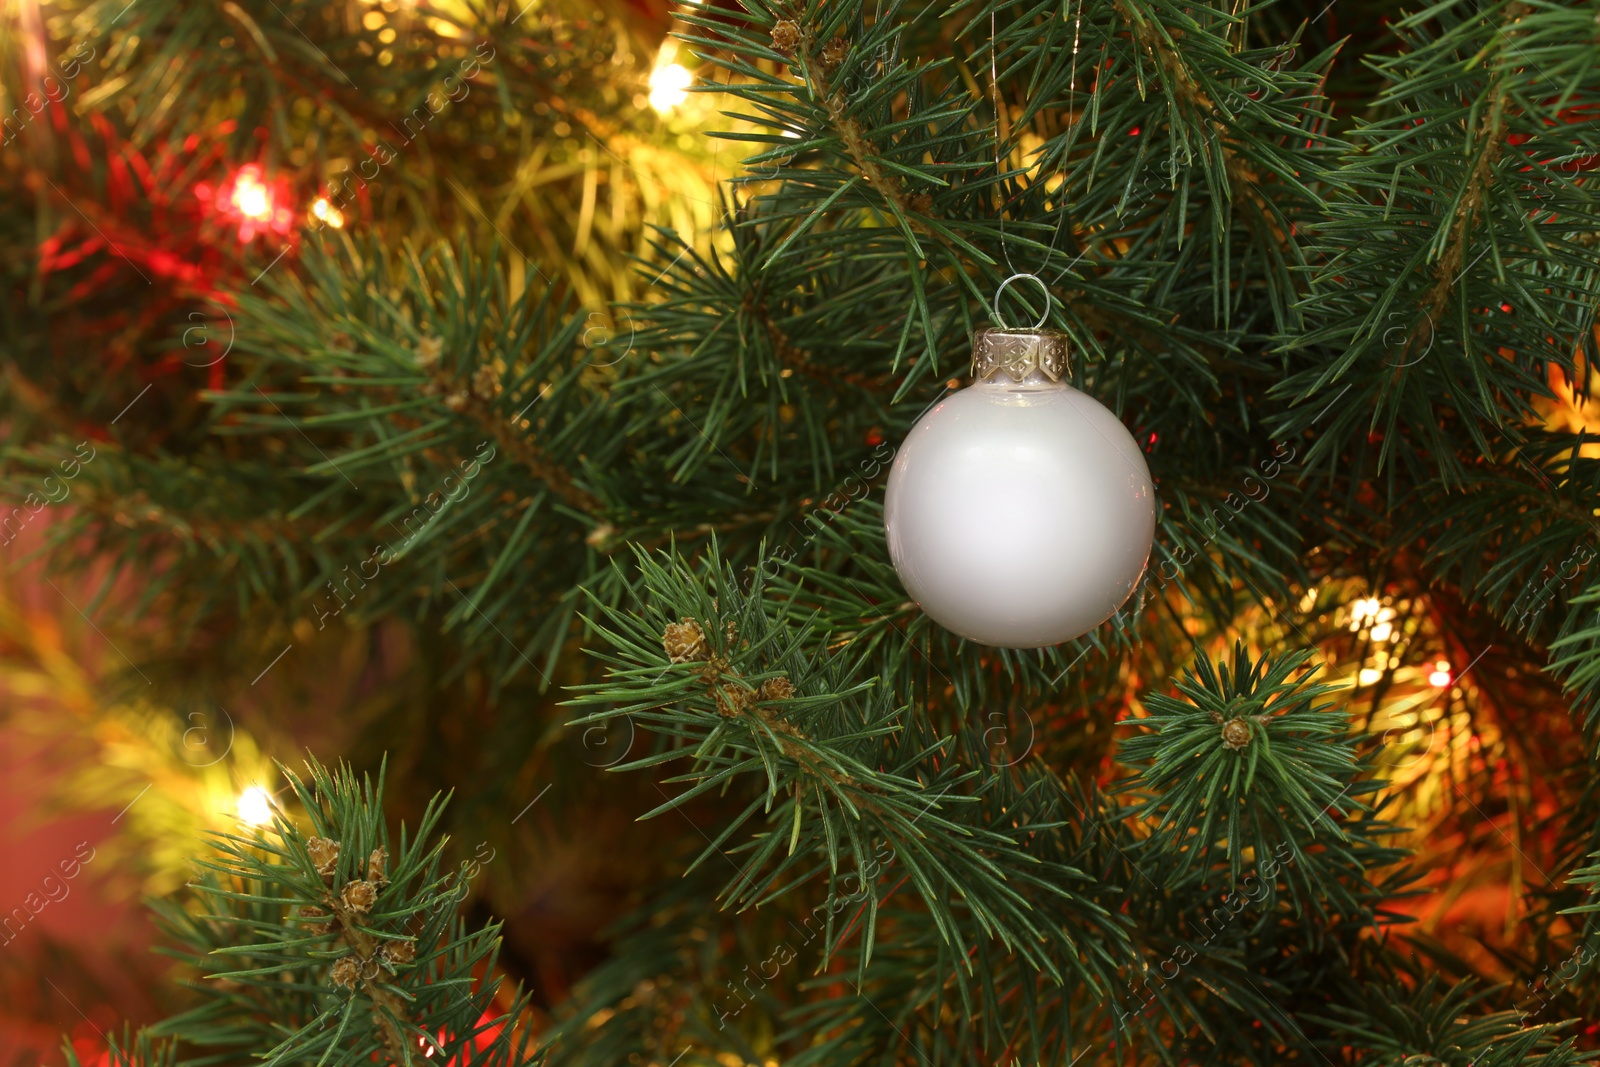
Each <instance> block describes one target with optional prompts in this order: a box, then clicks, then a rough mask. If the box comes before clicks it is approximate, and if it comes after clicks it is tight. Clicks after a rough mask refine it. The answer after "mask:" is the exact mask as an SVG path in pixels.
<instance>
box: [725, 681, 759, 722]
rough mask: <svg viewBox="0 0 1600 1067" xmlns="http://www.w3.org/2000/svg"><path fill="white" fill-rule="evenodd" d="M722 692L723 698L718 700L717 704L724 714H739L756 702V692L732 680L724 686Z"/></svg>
mask: <svg viewBox="0 0 1600 1067" xmlns="http://www.w3.org/2000/svg"><path fill="white" fill-rule="evenodd" d="M721 693H722V699H721V700H719V701H718V702H717V705H718V708H719V710H721V712H722V714H724V715H737V714H738V713H739V712H741V711H744V710H745V709H746V708H748V707H749V706H750V705H752V704H754V703H755V702H756V695H755V693H753V692H751V691H750V690H748V689H746V688H745V687H744V686H742V685H740V684H739V683H737V682H730V683H729V684H727V685H725V686H723V687H722V690H721Z"/></svg>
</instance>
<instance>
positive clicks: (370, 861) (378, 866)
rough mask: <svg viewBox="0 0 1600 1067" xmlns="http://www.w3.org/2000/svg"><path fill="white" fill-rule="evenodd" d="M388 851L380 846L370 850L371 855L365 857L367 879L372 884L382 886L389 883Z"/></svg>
mask: <svg viewBox="0 0 1600 1067" xmlns="http://www.w3.org/2000/svg"><path fill="white" fill-rule="evenodd" d="M388 866H389V853H388V852H386V851H384V850H383V849H381V848H375V849H373V850H372V855H370V856H368V857H367V881H369V882H371V883H372V884H373V885H378V886H384V885H388V884H389V874H388Z"/></svg>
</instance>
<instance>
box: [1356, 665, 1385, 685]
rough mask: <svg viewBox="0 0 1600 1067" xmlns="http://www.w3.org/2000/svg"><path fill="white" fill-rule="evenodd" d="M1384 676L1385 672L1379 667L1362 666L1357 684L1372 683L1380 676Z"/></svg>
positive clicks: (1357, 677) (1357, 676)
mask: <svg viewBox="0 0 1600 1067" xmlns="http://www.w3.org/2000/svg"><path fill="white" fill-rule="evenodd" d="M1382 677H1383V672H1382V671H1380V670H1379V669H1378V668H1376V667H1362V668H1361V673H1359V674H1357V675H1356V684H1357V685H1372V684H1373V683H1374V682H1376V681H1377V680H1378V679H1379V678H1382Z"/></svg>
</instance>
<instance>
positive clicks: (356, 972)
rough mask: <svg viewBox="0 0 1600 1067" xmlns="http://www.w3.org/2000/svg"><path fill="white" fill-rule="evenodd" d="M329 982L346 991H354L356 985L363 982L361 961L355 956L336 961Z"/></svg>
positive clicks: (330, 972)
mask: <svg viewBox="0 0 1600 1067" xmlns="http://www.w3.org/2000/svg"><path fill="white" fill-rule="evenodd" d="M328 981H330V982H332V983H333V984H334V985H336V986H340V987H341V988H344V989H354V988H355V987H356V983H357V982H359V981H361V961H360V960H358V959H356V958H355V957H354V956H344V957H341V958H340V959H337V960H334V961H333V969H332V970H330V971H329V972H328Z"/></svg>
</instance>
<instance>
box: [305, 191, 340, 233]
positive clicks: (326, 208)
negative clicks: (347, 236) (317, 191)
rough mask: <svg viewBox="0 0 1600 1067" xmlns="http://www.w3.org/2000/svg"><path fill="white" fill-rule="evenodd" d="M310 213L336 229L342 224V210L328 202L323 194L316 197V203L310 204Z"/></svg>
mask: <svg viewBox="0 0 1600 1067" xmlns="http://www.w3.org/2000/svg"><path fill="white" fill-rule="evenodd" d="M311 213H312V214H313V215H315V216H316V217H317V218H319V219H321V220H322V221H323V222H326V223H327V224H328V225H329V226H332V227H333V228H334V229H336V230H337V229H338V228H339V227H341V226H343V225H344V212H342V211H340V210H339V209H338V208H336V207H334V206H333V205H332V204H330V203H328V198H327V197H325V196H319V197H317V201H316V203H314V204H312V205H311Z"/></svg>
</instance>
